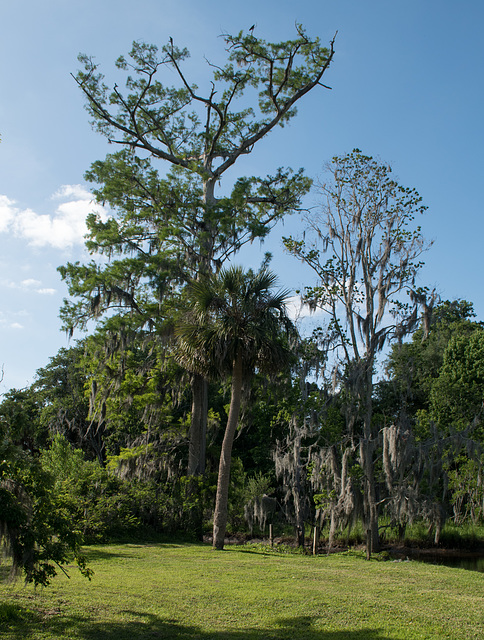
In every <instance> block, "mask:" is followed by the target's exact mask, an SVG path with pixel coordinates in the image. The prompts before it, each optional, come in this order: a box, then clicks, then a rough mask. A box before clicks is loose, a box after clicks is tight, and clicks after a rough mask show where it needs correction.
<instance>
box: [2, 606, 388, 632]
mask: <svg viewBox="0 0 484 640" xmlns="http://www.w3.org/2000/svg"><path fill="white" fill-rule="evenodd" d="M0 610H1V608H0ZM55 613H56V612H49V611H46V612H39V611H37V612H35V613H34V612H33V611H31V610H28V609H23V608H22V607H19V606H16V607H15V609H14V610H13V609H10V610H9V611H8V613H7V616H6V618H7V619H4V620H3V621H2V622H3V624H2V625H0V626H2V627H3V629H4V633H5V637H7V638H28V637H30V636H31V635H33V634H34V633H35V631H36V630H38V629H40V628H42V630H43V632H44V633H45V632H46V631H47V632H48V633H49V634H51V635H50V636H49V637H53V638H58V639H59V640H62V639H65V640H67V639H68V638H71V637H73V635H72V634H74V636H75V637H76V638H80V639H83V640H141V639H143V640H147V639H149V638H154V639H155V638H160V639H163V640H175V639H176V640H389V638H388V636H384V635H382V634H381V632H380V631H379V630H378V629H361V630H358V631H344V630H342V631H321V630H318V629H314V627H313V625H314V622H315V621H316V620H317V618H312V617H310V616H300V617H296V618H280V619H278V620H277V621H276V622H275V623H274V625H273V626H272V627H270V628H250V627H248V628H245V629H237V630H233V631H230V630H224V631H205V630H204V629H202V628H200V627H196V626H188V625H183V624H179V623H178V622H177V621H176V620H167V619H162V618H159V617H158V616H155V615H151V614H144V615H143V616H142V619H139V618H140V617H141V616H140V614H139V613H137V612H131V611H125V612H123V613H125V614H131V615H133V616H136V617H137V618H138V620H134V621H132V622H120V623H114V624H113V623H108V622H106V623H100V622H90V621H89V620H87V619H85V618H77V617H69V616H66V617H64V616H57V615H54V614H55ZM9 614H10V615H9Z"/></svg>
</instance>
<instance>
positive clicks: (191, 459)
mask: <svg viewBox="0 0 484 640" xmlns="http://www.w3.org/2000/svg"><path fill="white" fill-rule="evenodd" d="M191 386H192V420H191V425H190V434H189V438H190V442H189V445H188V470H187V475H189V476H201V475H203V474H204V473H205V454H206V439H207V410H208V389H207V388H208V384H207V381H206V380H205V379H204V378H203V377H202V376H201V375H199V374H197V373H195V374H193V376H192V382H191Z"/></svg>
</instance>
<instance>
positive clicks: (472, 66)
mask: <svg viewBox="0 0 484 640" xmlns="http://www.w3.org/2000/svg"><path fill="white" fill-rule="evenodd" d="M296 21H297V22H300V23H302V24H303V25H305V26H306V28H307V30H308V33H309V34H310V35H311V36H319V37H320V38H321V40H322V41H323V43H324V42H329V41H330V39H331V38H332V37H333V35H334V33H335V32H336V31H338V35H337V38H336V44H335V49H336V55H335V58H334V63H333V65H332V67H331V69H330V71H329V73H328V75H327V76H325V82H327V83H328V84H329V85H330V86H331V87H332V90H331V91H327V90H324V89H322V88H321V89H318V90H315V91H313V92H312V93H311V94H310V95H308V96H307V97H306V99H305V100H304V101H303V102H302V103H301V105H300V107H299V113H298V116H297V117H296V118H295V119H294V120H293V121H292V123H291V125H290V126H288V127H285V128H284V129H281V130H279V131H277V132H275V134H273V135H271V136H269V137H267V138H266V139H265V140H263V141H262V142H261V143H260V144H259V147H258V148H257V147H256V150H255V151H254V153H253V154H252V155H251V156H249V157H248V158H245V159H244V162H245V164H243V165H242V166H241V167H240V173H241V174H242V175H246V174H257V173H261V174H266V173H271V172H272V171H274V170H275V169H276V168H277V167H278V166H279V165H284V166H292V167H294V168H299V167H304V168H305V169H306V172H307V173H308V174H309V175H310V176H311V177H314V178H317V176H318V175H321V173H322V167H323V164H324V163H325V162H327V161H328V160H329V159H330V158H331V157H332V156H334V155H341V154H344V153H346V152H348V151H351V149H353V148H354V147H358V148H360V149H361V150H362V151H363V152H364V153H366V154H368V155H373V156H378V157H380V158H381V159H382V160H385V161H387V162H389V163H390V164H391V165H392V167H393V170H394V173H395V175H396V176H397V178H398V180H399V181H400V183H401V184H403V185H404V186H409V187H415V188H416V189H417V190H418V191H419V193H420V194H421V196H422V197H423V200H424V203H425V204H426V205H427V206H428V207H429V209H428V212H427V214H426V215H425V216H424V217H423V218H422V220H421V225H422V230H423V233H424V235H425V236H426V237H427V238H428V239H429V240H434V245H433V247H432V248H431V250H430V251H429V252H428V253H427V254H426V255H425V260H426V266H425V268H424V270H423V272H422V284H428V285H429V286H431V287H434V286H435V287H436V288H437V289H438V291H439V292H440V294H441V295H442V297H444V298H449V299H453V298H458V297H460V298H465V299H467V300H471V301H472V302H474V305H475V309H476V312H477V314H478V317H479V318H480V319H484V294H483V290H482V284H481V279H482V273H483V269H482V265H483V257H482V248H481V247H482V238H483V237H484V216H483V204H482V187H481V184H482V174H483V169H484V162H483V151H482V150H483V149H484V124H483V114H484V82H483V63H484V44H483V42H482V30H483V27H484V3H483V2H482V0H461V1H460V2H458V3H457V2H455V1H453V2H451V1H450V0H318V1H317V2H316V1H308V0H299V2H297V3H295V2H288V1H286V0H278V1H273V0H265V1H264V2H260V0H259V1H258V2H255V1H254V0H245V1H244V2H240V3H234V2H228V1H227V2H222V1H220V0H215V1H213V0H212V1H209V2H204V3H202V2H200V1H199V0H177V2H171V1H170V2H168V1H166V0H137V2H136V3H134V2H132V0H129V1H126V0H96V1H93V0H82V1H80V0H43V2H38V1H37V0H16V1H15V2H13V1H12V0H11V1H10V3H8V4H7V3H3V7H2V12H1V20H0V30H1V31H0V135H1V138H2V142H1V143H0V295H1V297H0V300H1V303H0V365H2V364H3V368H4V379H3V382H2V383H1V384H0V392H4V391H6V390H7V389H9V388H11V387H17V388H21V387H24V386H25V385H27V384H29V383H31V382H32V381H33V379H34V375H35V370H36V369H37V368H39V367H41V366H44V365H45V364H47V362H48V360H49V358H50V357H51V356H53V355H54V354H55V353H56V352H57V350H58V349H59V348H60V347H62V346H68V342H67V339H66V337H65V336H64V334H63V333H62V332H61V330H60V321H59V319H58V312H59V308H60V306H61V304H62V299H63V297H64V296H65V295H66V289H65V286H64V285H63V283H62V282H61V281H60V278H59V275H58V273H57V271H56V267H57V266H58V265H61V264H64V263H65V262H67V261H73V260H83V259H85V254H84V252H83V244H82V235H83V233H84V226H83V220H84V218H85V216H86V214H87V213H88V212H89V211H92V210H93V206H94V205H93V204H92V202H91V201H90V194H89V191H88V185H87V184H86V183H85V182H84V180H83V174H84V172H85V171H86V170H87V169H88V168H89V166H90V164H91V163H92V162H93V161H95V160H96V159H99V158H103V157H104V156H105V154H106V153H107V152H108V151H112V149H111V148H109V149H108V146H107V144H106V141H105V140H104V139H103V138H102V137H100V136H99V135H98V134H96V133H95V132H93V131H92V130H91V128H90V125H89V122H88V115H87V113H86V111H85V110H84V106H83V105H84V102H83V98H82V95H81V94H80V91H79V90H78V88H77V87H76V84H75V82H74V81H73V79H72V77H71V76H70V73H71V72H75V71H76V69H77V68H78V63H77V54H78V53H79V52H84V53H87V54H89V55H92V56H95V57H96V60H97V61H98V62H99V63H100V64H101V66H102V69H103V70H105V72H106V74H108V73H109V72H110V70H111V69H112V68H113V63H114V61H115V60H116V58H117V57H118V56H119V55H121V54H125V53H127V52H128V51H129V49H130V47H131V42H132V41H133V40H144V41H145V42H150V43H151V42H152V43H156V44H159V45H160V46H161V45H163V44H165V43H166V42H167V41H168V38H169V37H170V36H172V37H173V39H174V40H175V43H176V44H178V45H179V46H187V47H188V48H189V49H190V51H191V54H192V57H191V59H190V61H189V64H188V67H187V72H188V74H189V75H190V76H191V79H192V80H193V81H194V82H197V84H199V86H200V87H201V88H203V87H204V86H208V81H209V77H210V76H209V70H208V67H207V65H206V63H205V62H204V57H206V58H208V59H210V60H211V61H213V62H219V63H220V62H222V61H223V59H224V58H223V56H224V51H223V42H222V39H221V38H220V37H219V36H220V34H221V33H223V32H229V33H230V32H237V31H238V30H240V29H248V28H249V27H250V26H251V25H252V24H253V23H256V25H257V26H256V35H257V36H259V37H261V38H264V39H266V40H274V41H276V40H285V39H289V38H291V37H293V36H294V34H295V30H294V23H295V22H296ZM167 82H168V83H170V80H169V79H168V80H167ZM307 204H308V206H315V205H316V204H317V196H316V194H314V195H310V196H309V198H308V202H307ZM300 228H301V226H300V221H298V220H296V219H294V218H293V219H291V220H288V221H287V222H286V223H285V227H284V228H283V229H282V232H283V233H284V234H286V235H287V234H288V233H290V232H291V233H297V232H298V229H300ZM280 235H281V233H280V232H276V233H275V234H274V236H273V237H272V238H271V239H270V240H269V241H268V242H267V243H266V244H265V245H264V246H263V247H262V249H261V250H259V247H254V248H253V249H252V252H251V253H250V254H247V253H245V254H244V260H245V261H246V262H252V263H253V264H254V265H258V264H259V262H260V259H261V255H262V253H263V252H264V251H265V250H268V249H269V250H271V251H272V252H273V253H274V261H273V268H274V269H275V270H276V271H277V272H278V273H279V274H280V283H281V285H284V286H285V287H289V288H293V289H295V288H300V287H301V286H303V285H304V284H311V283H312V276H311V274H310V273H309V272H307V271H306V270H305V269H304V268H303V267H302V266H299V265H298V263H297V262H296V261H295V260H294V259H293V258H291V257H289V256H287V255H284V253H283V251H282V248H281V245H280Z"/></svg>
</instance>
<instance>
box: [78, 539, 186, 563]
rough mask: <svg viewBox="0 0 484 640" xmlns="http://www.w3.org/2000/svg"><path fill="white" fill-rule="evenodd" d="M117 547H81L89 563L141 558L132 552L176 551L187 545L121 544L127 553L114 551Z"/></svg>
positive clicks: (157, 543)
mask: <svg viewBox="0 0 484 640" xmlns="http://www.w3.org/2000/svg"><path fill="white" fill-rule="evenodd" d="M116 546H117V545H113V547H109V548H107V549H106V548H105V547H104V546H100V547H96V546H94V545H90V546H86V547H83V550H82V551H83V554H84V555H85V556H86V558H87V559H88V561H89V562H91V561H92V560H110V559H113V558H134V559H136V558H140V557H141V556H137V555H136V553H134V552H133V550H135V549H149V548H150V547H153V548H160V549H178V548H179V547H180V546H188V543H180V544H176V543H175V544H173V543H167V542H166V543H165V542H151V543H150V542H146V543H143V544H135V543H133V542H129V543H123V546H124V547H126V549H128V551H126V552H123V551H118V550H114V548H115V547H116Z"/></svg>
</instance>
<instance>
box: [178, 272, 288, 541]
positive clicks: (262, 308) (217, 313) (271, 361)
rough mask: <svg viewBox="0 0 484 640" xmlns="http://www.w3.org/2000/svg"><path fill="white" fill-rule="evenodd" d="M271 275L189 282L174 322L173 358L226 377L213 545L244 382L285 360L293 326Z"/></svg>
mask: <svg viewBox="0 0 484 640" xmlns="http://www.w3.org/2000/svg"><path fill="white" fill-rule="evenodd" d="M275 284H276V276H275V274H273V273H272V272H270V271H268V270H267V269H266V268H262V269H261V270H260V271H259V272H257V273H254V272H253V271H252V270H249V271H247V272H244V270H243V269H242V268H241V267H232V268H230V269H225V270H222V271H221V272H220V273H219V274H218V275H212V276H211V277H209V278H207V279H205V280H200V281H196V282H194V283H193V284H192V286H191V292H192V295H193V309H192V311H191V313H190V314H189V315H188V316H187V317H186V318H185V320H184V321H183V322H182V323H181V324H180V325H179V326H178V328H177V330H176V333H177V336H178V339H179V344H178V358H179V360H180V362H181V363H182V364H183V365H184V366H185V367H186V368H188V369H191V370H192V371H195V372H197V373H201V374H203V375H205V376H208V377H209V376H211V377H219V376H222V375H230V376H231V377H232V387H231V398H230V409H229V415H228V419H227V426H226V428H225V435H224V439H223V443H222V450H221V453H220V463H219V473H218V482H217V497H216V502H215V513H214V521H213V546H214V548H215V549H223V546H224V538H225V529H226V525H227V513H228V508H227V507H228V491H229V479H230V463H231V456H232V444H233V441H234V436H235V432H236V430H237V425H238V421H239V415H240V406H241V401H242V389H243V385H244V382H245V381H246V380H247V379H248V378H249V377H250V376H251V375H252V374H253V373H254V371H255V370H256V369H259V370H263V371H268V372H274V371H278V370H280V369H281V368H282V367H283V366H284V365H285V364H287V363H288V362H289V358H290V354H291V350H290V344H289V341H288V336H291V335H295V328H294V325H293V324H292V322H291V321H290V320H289V318H288V316H287V313H286V306H285V300H286V299H287V297H288V292H287V291H274V286H275Z"/></svg>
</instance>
